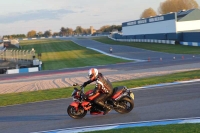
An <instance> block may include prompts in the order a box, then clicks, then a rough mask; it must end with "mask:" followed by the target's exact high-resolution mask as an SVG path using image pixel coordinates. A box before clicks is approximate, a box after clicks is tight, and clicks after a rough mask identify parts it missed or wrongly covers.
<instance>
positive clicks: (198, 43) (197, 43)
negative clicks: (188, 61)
mask: <svg viewBox="0 0 200 133" xmlns="http://www.w3.org/2000/svg"><path fill="white" fill-rule="evenodd" d="M180 44H181V45H186V46H200V42H180Z"/></svg>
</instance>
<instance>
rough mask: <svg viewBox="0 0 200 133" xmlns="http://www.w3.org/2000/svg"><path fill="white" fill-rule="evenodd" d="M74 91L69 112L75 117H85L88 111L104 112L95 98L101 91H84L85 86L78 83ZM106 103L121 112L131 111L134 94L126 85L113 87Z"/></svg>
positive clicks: (97, 113)
mask: <svg viewBox="0 0 200 133" xmlns="http://www.w3.org/2000/svg"><path fill="white" fill-rule="evenodd" d="M73 86H74V91H73V92H72V97H73V102H72V103H71V104H70V105H69V106H68V108H67V113H68V115H69V116H70V117H72V118H74V119H81V118H83V117H84V116H85V115H86V114H87V112H88V111H90V114H91V115H100V114H103V112H104V109H103V107H101V106H99V105H97V104H95V103H94V99H95V98H96V97H98V96H99V95H100V93H99V92H97V93H96V94H94V95H92V94H93V90H89V91H87V92H86V93H84V87H80V88H81V89H78V88H77V87H76V86H80V85H78V84H77V83H75V84H73ZM105 104H108V105H110V106H111V108H112V109H114V110H115V111H116V112H118V113H120V114H125V113H129V112H130V111H131V110H132V109H133V108H134V94H133V92H131V91H130V90H129V89H127V87H126V86H118V87H115V88H114V89H113V94H112V96H110V98H108V99H107V100H106V101H105Z"/></svg>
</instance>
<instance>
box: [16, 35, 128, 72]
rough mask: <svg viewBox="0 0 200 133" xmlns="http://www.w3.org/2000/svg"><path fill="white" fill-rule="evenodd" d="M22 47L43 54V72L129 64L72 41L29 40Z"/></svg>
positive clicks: (21, 43) (22, 43) (23, 42)
mask: <svg viewBox="0 0 200 133" xmlns="http://www.w3.org/2000/svg"><path fill="white" fill-rule="evenodd" d="M20 45H21V46H22V50H31V49H32V48H34V49H35V50H36V53H42V58H41V60H42V62H43V65H42V67H43V68H42V69H43V70H55V69H62V68H73V67H83V66H96V65H106V64H115V63H122V62H128V61H126V60H123V59H118V58H113V57H109V56H106V55H103V54H101V53H98V52H96V51H93V50H90V49H87V48H85V47H81V46H79V45H77V44H75V43H73V42H71V41H64V40H53V39H48V40H47V39H44V40H28V41H20ZM36 57H37V56H36Z"/></svg>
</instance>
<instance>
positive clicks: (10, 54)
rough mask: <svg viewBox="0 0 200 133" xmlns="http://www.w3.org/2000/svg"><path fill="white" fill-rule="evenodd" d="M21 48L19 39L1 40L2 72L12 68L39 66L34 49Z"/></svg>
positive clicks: (0, 60)
mask: <svg viewBox="0 0 200 133" xmlns="http://www.w3.org/2000/svg"><path fill="white" fill-rule="evenodd" d="M19 48H20V45H19V42H18V40H3V41H1V42H0V74H5V73H7V72H8V71H10V70H15V69H21V68H30V67H34V65H35V66H39V63H38V59H36V58H35V55H36V53H35V50H34V49H32V50H21V49H19ZM11 49H12V50H11ZM17 71H19V70H17Z"/></svg>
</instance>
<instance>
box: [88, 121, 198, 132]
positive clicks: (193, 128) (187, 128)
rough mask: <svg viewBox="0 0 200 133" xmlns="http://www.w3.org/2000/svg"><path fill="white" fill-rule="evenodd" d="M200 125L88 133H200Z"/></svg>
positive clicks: (176, 125)
mask: <svg viewBox="0 0 200 133" xmlns="http://www.w3.org/2000/svg"><path fill="white" fill-rule="evenodd" d="M199 132H200V123H197V124H173V125H164V126H152V127H134V128H123V129H115V130H104V131H94V132H87V133H199Z"/></svg>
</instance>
